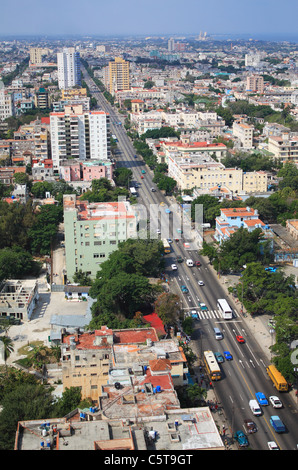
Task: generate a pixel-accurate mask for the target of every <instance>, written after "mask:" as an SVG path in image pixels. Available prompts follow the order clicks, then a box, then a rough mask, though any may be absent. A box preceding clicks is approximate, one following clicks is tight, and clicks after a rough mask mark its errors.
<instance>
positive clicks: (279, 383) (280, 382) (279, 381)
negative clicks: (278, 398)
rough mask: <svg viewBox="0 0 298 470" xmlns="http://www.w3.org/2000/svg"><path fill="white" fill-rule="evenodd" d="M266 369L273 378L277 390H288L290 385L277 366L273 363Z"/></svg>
mask: <svg viewBox="0 0 298 470" xmlns="http://www.w3.org/2000/svg"><path fill="white" fill-rule="evenodd" d="M266 371H267V374H268V375H269V377H270V379H271V380H272V382H273V385H274V386H275V388H276V390H278V391H279V392H287V391H288V388H289V385H288V383H287V381H286V379H285V378H284V377H283V376H282V375H281V373H280V372H279V371H278V370H277V369H276V367H275V366H273V365H272V364H271V365H270V366H268V367H267V369H266Z"/></svg>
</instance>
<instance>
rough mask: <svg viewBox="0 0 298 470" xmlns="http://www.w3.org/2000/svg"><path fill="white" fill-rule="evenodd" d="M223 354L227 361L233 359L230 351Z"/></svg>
mask: <svg viewBox="0 0 298 470" xmlns="http://www.w3.org/2000/svg"><path fill="white" fill-rule="evenodd" d="M223 353H224V356H225V358H226V360H227V361H231V360H232V359H233V356H232V354H231V353H230V351H224V352H223Z"/></svg>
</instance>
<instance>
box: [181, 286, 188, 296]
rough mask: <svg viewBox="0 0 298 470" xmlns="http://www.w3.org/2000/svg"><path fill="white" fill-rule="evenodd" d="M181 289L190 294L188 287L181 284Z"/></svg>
mask: <svg viewBox="0 0 298 470" xmlns="http://www.w3.org/2000/svg"><path fill="white" fill-rule="evenodd" d="M181 290H182V292H183V294H188V292H189V290H188V289H187V287H186V286H181Z"/></svg>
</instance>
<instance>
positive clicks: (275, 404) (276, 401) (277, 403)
mask: <svg viewBox="0 0 298 470" xmlns="http://www.w3.org/2000/svg"><path fill="white" fill-rule="evenodd" d="M269 402H270V403H271V405H272V406H273V408H282V402H281V401H280V399H279V398H278V397H276V396H275V395H271V396H270V397H269Z"/></svg>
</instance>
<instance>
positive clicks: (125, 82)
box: [104, 57, 130, 95]
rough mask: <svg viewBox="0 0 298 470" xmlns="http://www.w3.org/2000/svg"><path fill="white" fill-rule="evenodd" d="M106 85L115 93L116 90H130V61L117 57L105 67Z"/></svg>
mask: <svg viewBox="0 0 298 470" xmlns="http://www.w3.org/2000/svg"><path fill="white" fill-rule="evenodd" d="M104 85H105V87H106V89H107V90H108V91H109V92H110V93H111V94H112V95H113V94H114V93H115V92H116V91H120V90H121V91H122V90H129V89H130V81H129V62H127V61H126V60H124V59H121V57H115V60H114V61H113V62H109V65H108V66H107V67H105V68H104Z"/></svg>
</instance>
